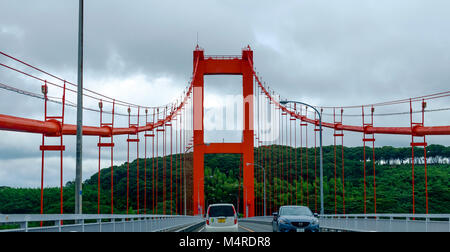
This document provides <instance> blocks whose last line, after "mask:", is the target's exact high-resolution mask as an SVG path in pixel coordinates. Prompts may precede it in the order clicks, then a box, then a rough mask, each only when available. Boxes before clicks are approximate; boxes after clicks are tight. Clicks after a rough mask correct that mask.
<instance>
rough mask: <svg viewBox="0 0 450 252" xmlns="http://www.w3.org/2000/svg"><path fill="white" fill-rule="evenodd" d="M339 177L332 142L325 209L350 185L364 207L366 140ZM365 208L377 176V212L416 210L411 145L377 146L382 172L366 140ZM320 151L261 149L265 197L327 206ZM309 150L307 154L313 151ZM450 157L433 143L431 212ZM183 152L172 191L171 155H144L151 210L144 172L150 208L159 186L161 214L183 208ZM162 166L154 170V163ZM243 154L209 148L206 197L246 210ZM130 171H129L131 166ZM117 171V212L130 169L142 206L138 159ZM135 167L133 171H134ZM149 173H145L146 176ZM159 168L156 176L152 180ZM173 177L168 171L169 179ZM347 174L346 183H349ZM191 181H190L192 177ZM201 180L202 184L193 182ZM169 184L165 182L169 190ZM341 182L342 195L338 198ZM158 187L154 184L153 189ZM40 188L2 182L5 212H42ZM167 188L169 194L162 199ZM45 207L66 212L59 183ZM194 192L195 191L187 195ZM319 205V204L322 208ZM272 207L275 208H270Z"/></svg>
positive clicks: (88, 186)
mask: <svg viewBox="0 0 450 252" xmlns="http://www.w3.org/2000/svg"><path fill="white" fill-rule="evenodd" d="M414 152H415V156H416V157H417V160H416V165H415V169H414V174H415V177H414V179H415V207H416V209H415V211H416V213H424V212H425V166H424V164H423V159H422V158H423V155H424V151H423V149H421V148H415V150H414ZM336 153H337V155H336V179H335V155H334V146H325V147H324V149H323V154H324V202H325V212H326V213H334V212H335V202H336V212H337V213H343V204H344V201H343V192H345V212H346V213H363V212H364V160H363V148H362V147H353V148H350V147H344V164H345V169H344V173H345V177H344V178H343V177H342V159H341V149H340V147H339V148H337V149H336ZM366 153H367V155H366V157H367V158H368V159H367V160H366V170H365V174H366V187H365V188H366V189H365V191H366V208H367V209H366V211H367V213H372V212H373V211H374V199H375V197H374V187H373V185H374V182H375V183H376V201H377V205H376V207H377V212H378V213H411V212H412V169H411V164H410V162H411V160H410V158H411V148H394V147H390V146H385V147H381V148H375V157H376V162H375V177H376V180H375V181H374V169H373V167H374V166H373V165H374V164H373V162H372V160H371V159H370V158H371V157H372V155H371V154H372V149H371V148H368V147H366ZM316 154H317V156H316V157H317V158H315V149H314V148H309V149H306V148H297V149H294V148H291V147H286V146H275V145H274V146H269V147H268V148H263V147H261V148H256V149H255V162H256V163H258V164H259V165H262V166H264V167H265V169H266V198H267V207H268V208H270V209H269V210H268V211H276V207H277V206H280V205H285V204H303V205H308V206H309V207H310V208H311V209H312V210H313V211H318V210H319V208H320V196H319V193H320V191H319V162H318V152H316ZM306 155H308V158H306ZM449 157H450V147H444V146H441V145H430V146H428V147H427V158H428V166H427V180H428V197H429V202H428V203H429V213H449V212H450V191H449V188H450V187H449V181H450V179H449V174H450V165H449V164H446V163H445V162H444V158H449ZM180 159H183V155H179V154H177V155H173V156H172V162H173V166H172V167H173V169H172V184H173V187H172V197H171V196H170V192H171V191H170V181H171V180H170V176H171V170H170V161H171V157H170V156H167V157H165V159H164V160H163V158H161V157H160V158H155V159H154V160H153V159H147V174H145V171H144V161H145V160H144V159H139V185H140V187H139V192H140V193H139V208H140V213H143V212H144V206H145V195H144V192H145V179H146V177H147V181H146V187H147V190H146V191H147V195H146V199H147V213H152V211H153V206H152V198H153V192H154V191H155V192H156V188H157V192H158V194H157V195H155V198H156V197H157V201H158V204H157V207H156V211H157V213H159V214H162V213H163V209H164V208H165V209H166V213H169V214H170V213H176V210H177V209H176V206H177V204H180V200H181V199H180V198H176V195H177V192H178V195H181V191H180V184H181V183H182V176H180V174H182V173H181V168H180ZM153 166H154V167H155V168H156V167H158V168H157V169H155V172H154V173H153V169H152V167H153ZM243 169H246V167H244V168H243V167H242V161H241V156H240V155H233V154H214V155H212V154H211V155H206V156H205V200H206V203H207V204H212V203H221V202H226V203H233V204H235V205H238V204H239V212H240V213H242V212H243V207H242V205H243V204H242V202H243V196H244V193H246V189H245V188H244V187H243V183H242V170H243ZM127 171H128V172H129V173H128V174H127ZM113 172H114V181H113V183H114V213H118V214H119V213H126V212H127V211H126V209H127V202H126V198H127V197H126V196H127V177H129V185H130V186H129V191H128V195H129V204H128V210H129V213H137V210H136V209H137V186H136V185H137V183H136V182H137V160H135V161H133V162H131V163H130V164H129V166H128V165H127V163H124V164H122V165H120V166H114V167H113ZM127 175H128V176H127ZM145 175H146V176H145ZM153 175H154V176H155V179H154V180H153ZM164 178H166V179H164ZM343 182H344V183H343ZM188 183H189V181H188ZM97 186H98V174H94V175H92V176H91V177H90V178H89V179H87V180H86V181H84V183H83V212H84V213H97V201H98V194H97ZM193 186H195V185H193ZM164 188H165V190H164ZM335 188H336V198H335ZM100 189H101V195H100V211H101V213H110V212H111V209H110V208H111V191H110V190H111V167H109V168H105V169H102V170H101V173H100ZM154 189H155V190H154ZM63 191H64V212H65V213H73V210H74V195H75V194H74V193H75V190H74V183H73V182H68V183H67V184H66V185H65V186H64V188H63ZM40 194H41V192H40V189H39V188H10V187H0V213H3V214H13V213H14V214H32V213H34V214H37V213H40V197H41V195H40ZM164 195H165V198H166V201H165V202H164V203H163V202H162V201H163V197H164ZM43 196H44V213H59V212H60V205H59V202H60V189H59V188H45V190H44V195H43ZM255 197H256V200H255V203H256V209H257V211H259V213H261V211H262V210H261V209H262V204H263V200H262V199H263V172H262V169H261V168H259V167H258V166H255ZM188 200H190V199H188ZM316 206H317V208H316ZM269 214H270V213H269Z"/></svg>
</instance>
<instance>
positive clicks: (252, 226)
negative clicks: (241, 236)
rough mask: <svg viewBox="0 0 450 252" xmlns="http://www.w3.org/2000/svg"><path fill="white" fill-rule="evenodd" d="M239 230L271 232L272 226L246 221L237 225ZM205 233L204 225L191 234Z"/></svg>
mask: <svg viewBox="0 0 450 252" xmlns="http://www.w3.org/2000/svg"><path fill="white" fill-rule="evenodd" d="M238 225H239V229H238V232H251V233H253V232H257V233H258V232H272V225H271V223H267V224H263V223H256V222H247V221H240V222H239V223H238ZM204 231H205V225H203V226H201V227H199V228H198V229H196V230H194V231H193V232H204Z"/></svg>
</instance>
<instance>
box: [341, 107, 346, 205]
mask: <svg viewBox="0 0 450 252" xmlns="http://www.w3.org/2000/svg"><path fill="white" fill-rule="evenodd" d="M343 116H344V109H341V124H342V123H343V121H344V118H343ZM341 137H342V152H341V153H342V160H341V161H342V211H343V214H345V166H344V133H343V132H342V135H341Z"/></svg>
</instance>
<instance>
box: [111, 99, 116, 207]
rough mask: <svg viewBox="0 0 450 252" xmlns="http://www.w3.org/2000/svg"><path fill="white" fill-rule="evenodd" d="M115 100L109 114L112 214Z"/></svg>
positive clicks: (112, 205)
mask: <svg viewBox="0 0 450 252" xmlns="http://www.w3.org/2000/svg"><path fill="white" fill-rule="evenodd" d="M115 105H116V100H113V105H112V115H111V214H114V162H113V161H114V156H113V154H114V145H113V143H114V134H113V130H114V114H115Z"/></svg>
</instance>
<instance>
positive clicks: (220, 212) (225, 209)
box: [208, 206, 234, 217]
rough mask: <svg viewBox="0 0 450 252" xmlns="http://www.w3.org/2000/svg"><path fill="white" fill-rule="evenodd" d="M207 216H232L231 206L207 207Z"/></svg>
mask: <svg viewBox="0 0 450 252" xmlns="http://www.w3.org/2000/svg"><path fill="white" fill-rule="evenodd" d="M208 213H209V217H230V216H234V209H233V207H232V206H211V207H210V208H209V212H208Z"/></svg>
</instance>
